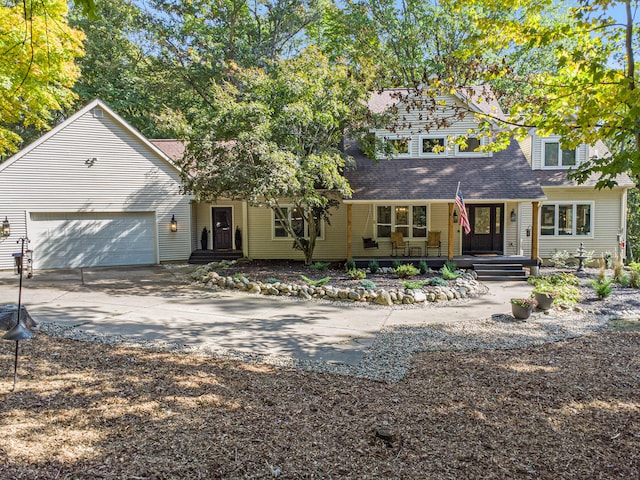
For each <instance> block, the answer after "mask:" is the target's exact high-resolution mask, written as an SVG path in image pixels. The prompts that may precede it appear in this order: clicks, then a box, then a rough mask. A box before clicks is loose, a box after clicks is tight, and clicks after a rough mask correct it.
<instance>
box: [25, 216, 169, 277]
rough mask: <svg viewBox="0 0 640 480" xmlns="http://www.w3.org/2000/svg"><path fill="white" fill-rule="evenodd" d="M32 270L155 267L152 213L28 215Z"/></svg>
mask: <svg viewBox="0 0 640 480" xmlns="http://www.w3.org/2000/svg"><path fill="white" fill-rule="evenodd" d="M29 239H30V240H31V244H30V245H29V247H30V248H31V249H32V250H33V267H34V268H36V269H49V268H78V267H95V266H105V267H106V266H115V265H149V264H152V263H156V240H155V220H154V214H153V213H139V212H136V213H111V212H109V213H32V214H31V222H30V225H29Z"/></svg>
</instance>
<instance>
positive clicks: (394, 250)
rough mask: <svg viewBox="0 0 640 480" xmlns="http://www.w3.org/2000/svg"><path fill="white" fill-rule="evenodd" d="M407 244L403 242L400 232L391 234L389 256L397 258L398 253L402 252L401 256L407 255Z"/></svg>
mask: <svg viewBox="0 0 640 480" xmlns="http://www.w3.org/2000/svg"><path fill="white" fill-rule="evenodd" d="M408 248H409V243H408V242H405V241H404V235H403V234H402V232H391V256H392V257H397V256H398V251H400V250H401V251H402V255H403V256H406V255H407V249H408Z"/></svg>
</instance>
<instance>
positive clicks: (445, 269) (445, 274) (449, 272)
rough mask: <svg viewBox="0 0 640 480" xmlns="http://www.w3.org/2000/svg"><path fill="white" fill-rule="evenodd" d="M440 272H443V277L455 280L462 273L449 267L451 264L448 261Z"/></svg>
mask: <svg viewBox="0 0 640 480" xmlns="http://www.w3.org/2000/svg"><path fill="white" fill-rule="evenodd" d="M454 265H455V264H454ZM440 273H442V278H444V279H445V280H455V279H456V278H458V277H459V276H460V274H459V273H456V271H455V270H451V269H450V268H449V265H448V264H447V263H446V262H445V264H444V265H443V266H442V269H441V270H440Z"/></svg>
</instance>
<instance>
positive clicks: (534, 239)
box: [531, 202, 540, 260]
mask: <svg viewBox="0 0 640 480" xmlns="http://www.w3.org/2000/svg"><path fill="white" fill-rule="evenodd" d="M539 205H540V202H531V208H532V209H533V212H532V216H531V260H535V259H537V258H538V224H539V221H538V215H539V212H538V207H539Z"/></svg>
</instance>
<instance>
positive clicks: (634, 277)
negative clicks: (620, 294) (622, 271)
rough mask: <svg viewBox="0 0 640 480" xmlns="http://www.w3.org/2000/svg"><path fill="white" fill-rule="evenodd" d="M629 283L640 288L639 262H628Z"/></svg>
mask: <svg viewBox="0 0 640 480" xmlns="http://www.w3.org/2000/svg"><path fill="white" fill-rule="evenodd" d="M629 285H630V286H631V287H632V288H640V263H638V262H631V263H630V264H629Z"/></svg>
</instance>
